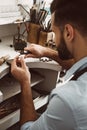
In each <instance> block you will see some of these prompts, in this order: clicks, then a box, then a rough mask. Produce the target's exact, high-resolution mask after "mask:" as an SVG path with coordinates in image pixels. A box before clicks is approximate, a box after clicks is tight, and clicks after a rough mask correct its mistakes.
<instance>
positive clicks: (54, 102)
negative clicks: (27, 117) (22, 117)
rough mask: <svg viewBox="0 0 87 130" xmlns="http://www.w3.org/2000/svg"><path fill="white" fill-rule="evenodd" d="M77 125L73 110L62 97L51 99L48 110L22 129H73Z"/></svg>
mask: <svg viewBox="0 0 87 130" xmlns="http://www.w3.org/2000/svg"><path fill="white" fill-rule="evenodd" d="M26 125H27V127H26ZM74 127H75V122H74V117H73V114H72V111H71V109H70V107H69V106H68V104H67V103H65V102H64V101H63V100H62V99H61V98H60V97H58V96H56V95H55V96H53V97H52V98H51V99H50V102H49V104H48V107H47V110H46V111H45V112H44V113H43V114H42V115H41V116H40V117H39V119H37V120H36V121H35V122H33V123H32V124H31V123H30V122H28V123H27V124H24V125H23V129H21V130H72V128H74Z"/></svg>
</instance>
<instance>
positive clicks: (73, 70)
mask: <svg viewBox="0 0 87 130" xmlns="http://www.w3.org/2000/svg"><path fill="white" fill-rule="evenodd" d="M86 63H87V57H84V58H82V59H81V60H79V61H78V62H76V63H75V64H74V65H73V66H72V67H71V68H70V69H69V70H68V71H67V72H66V75H65V76H64V81H65V80H67V79H68V78H69V77H71V76H72V75H73V73H74V72H75V71H76V70H77V69H78V68H80V67H81V66H83V65H85V66H87V64H86Z"/></svg>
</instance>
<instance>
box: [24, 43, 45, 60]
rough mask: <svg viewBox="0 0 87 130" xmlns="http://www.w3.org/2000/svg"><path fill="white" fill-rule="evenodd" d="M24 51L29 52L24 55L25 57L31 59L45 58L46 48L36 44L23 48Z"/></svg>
mask: <svg viewBox="0 0 87 130" xmlns="http://www.w3.org/2000/svg"><path fill="white" fill-rule="evenodd" d="M24 50H25V51H29V52H30V53H29V54H27V55H25V58H27V57H33V58H41V57H44V56H46V52H47V48H46V47H43V46H41V45H37V44H31V45H29V46H28V47H26V48H24Z"/></svg>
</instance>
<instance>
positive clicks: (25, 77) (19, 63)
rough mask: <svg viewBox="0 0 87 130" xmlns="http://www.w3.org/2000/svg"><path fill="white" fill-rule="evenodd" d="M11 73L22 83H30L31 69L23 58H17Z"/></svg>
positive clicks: (13, 62)
mask: <svg viewBox="0 0 87 130" xmlns="http://www.w3.org/2000/svg"><path fill="white" fill-rule="evenodd" d="M11 73H12V75H13V76H14V77H15V78H16V79H17V80H18V81H19V82H20V83H23V82H25V81H30V73H29V69H28V67H27V66H26V64H25V62H24V58H23V57H20V58H18V57H16V58H15V59H14V60H13V61H12V64H11Z"/></svg>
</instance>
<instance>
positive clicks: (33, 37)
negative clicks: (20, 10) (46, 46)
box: [27, 22, 40, 44]
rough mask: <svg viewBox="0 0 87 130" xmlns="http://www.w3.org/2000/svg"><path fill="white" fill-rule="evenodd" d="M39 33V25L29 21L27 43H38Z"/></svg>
mask: <svg viewBox="0 0 87 130" xmlns="http://www.w3.org/2000/svg"><path fill="white" fill-rule="evenodd" d="M39 34H40V25H38V24H35V23H31V22H30V23H29V32H28V37H27V41H28V42H29V43H35V44H38V40H39Z"/></svg>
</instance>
